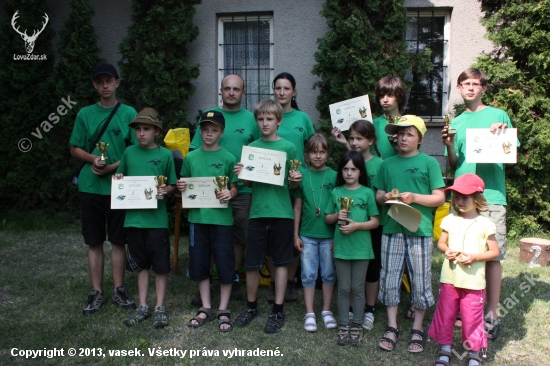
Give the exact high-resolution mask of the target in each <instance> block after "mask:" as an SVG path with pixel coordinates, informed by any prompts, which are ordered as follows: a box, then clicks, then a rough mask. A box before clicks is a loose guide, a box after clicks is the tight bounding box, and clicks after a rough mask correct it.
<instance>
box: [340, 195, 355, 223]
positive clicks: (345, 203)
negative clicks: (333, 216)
mask: <svg viewBox="0 0 550 366" xmlns="http://www.w3.org/2000/svg"><path fill="white" fill-rule="evenodd" d="M338 202H339V203H340V207H341V208H342V210H346V211H347V212H348V213H349V208H350V207H351V205H353V200H352V199H351V198H349V197H340V198H338ZM347 224H348V222H347V221H346V220H338V225H347Z"/></svg>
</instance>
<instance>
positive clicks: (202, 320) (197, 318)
mask: <svg viewBox="0 0 550 366" xmlns="http://www.w3.org/2000/svg"><path fill="white" fill-rule="evenodd" d="M200 313H203V314H206V318H201V317H200V316H199V314H200ZM215 317H216V316H215V315H214V313H213V312H212V308H209V309H207V308H200V309H199V312H198V313H197V315H195V316H194V317H193V318H191V320H189V322H188V323H187V325H188V326H189V327H191V328H198V327H202V326H203V325H205V324H206V322H209V321H211V320H214V318H215ZM193 320H195V321H196V322H197V323H198V324H193Z"/></svg>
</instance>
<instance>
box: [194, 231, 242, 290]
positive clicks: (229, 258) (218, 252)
mask: <svg viewBox="0 0 550 366" xmlns="http://www.w3.org/2000/svg"><path fill="white" fill-rule="evenodd" d="M232 234H233V226H225V225H209V224H193V223H192V224H191V225H189V277H191V279H192V280H193V281H195V282H200V281H202V280H205V279H207V278H208V277H209V276H210V261H211V258H212V257H214V263H215V264H216V270H217V272H218V281H220V283H221V284H224V285H228V284H230V283H233V280H234V279H235V253H234V249H233V235H232Z"/></svg>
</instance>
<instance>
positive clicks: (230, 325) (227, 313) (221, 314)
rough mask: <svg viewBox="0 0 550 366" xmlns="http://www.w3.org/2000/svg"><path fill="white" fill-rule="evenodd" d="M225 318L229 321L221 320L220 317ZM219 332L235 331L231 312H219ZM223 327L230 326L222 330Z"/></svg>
mask: <svg viewBox="0 0 550 366" xmlns="http://www.w3.org/2000/svg"><path fill="white" fill-rule="evenodd" d="M222 316H225V317H226V318H227V319H229V320H223V319H220V317H222ZM217 317H218V330H219V331H220V332H231V330H233V322H232V321H231V310H228V309H226V310H218V316H217ZM222 325H229V328H226V329H222V328H221V327H222Z"/></svg>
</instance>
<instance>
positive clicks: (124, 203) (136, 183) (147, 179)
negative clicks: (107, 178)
mask: <svg viewBox="0 0 550 366" xmlns="http://www.w3.org/2000/svg"><path fill="white" fill-rule="evenodd" d="M156 195H157V183H156V182H155V177H154V176H134V177H131V176H124V177H123V178H122V179H116V178H115V176H114V175H113V178H112V180H111V208H112V209H126V210H132V209H143V208H149V209H154V208H157V199H156V198H155V196H156Z"/></svg>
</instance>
